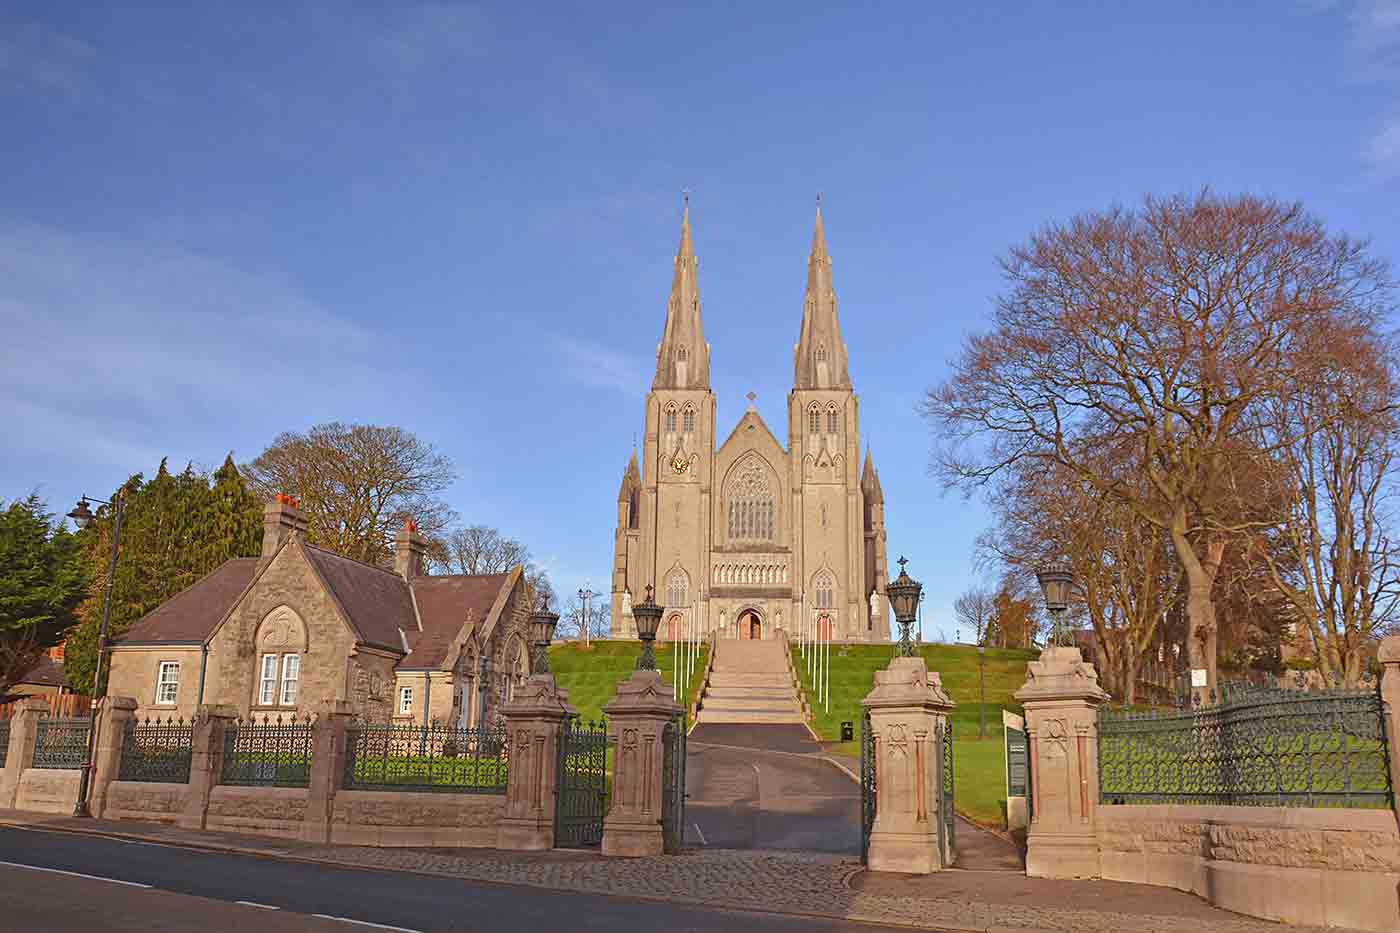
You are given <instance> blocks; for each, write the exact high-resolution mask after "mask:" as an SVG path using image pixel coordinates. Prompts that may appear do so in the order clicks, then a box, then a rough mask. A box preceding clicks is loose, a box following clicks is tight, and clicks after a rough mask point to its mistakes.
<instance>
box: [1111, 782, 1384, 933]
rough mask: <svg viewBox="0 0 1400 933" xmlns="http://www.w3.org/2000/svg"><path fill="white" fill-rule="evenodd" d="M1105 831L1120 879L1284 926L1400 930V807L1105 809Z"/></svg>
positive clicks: (1115, 874) (1113, 869) (1113, 871)
mask: <svg viewBox="0 0 1400 933" xmlns="http://www.w3.org/2000/svg"><path fill="white" fill-rule="evenodd" d="M1096 831H1097V836H1098V841H1099V850H1100V856H1101V859H1100V861H1101V864H1102V876H1103V877H1104V878H1106V879H1109V880H1112V881H1131V882H1137V883H1141V884H1157V885H1163V886H1165V887H1171V888H1177V889H1178V890H1182V891H1190V892H1192V893H1194V894H1198V895H1200V896H1201V897H1204V898H1206V899H1207V900H1209V901H1210V902H1211V903H1212V904H1215V905H1216V906H1219V907H1224V908H1226V909H1227V910H1233V911H1237V912H1239V913H1244V914H1250V915H1252V916H1256V917H1264V918H1266V919H1270V920H1278V921H1281V922H1284V923H1296V924H1310V925H1315V926H1344V927H1351V928H1353V929H1360V930H1384V931H1397V930H1400V895H1397V889H1398V888H1400V831H1397V828H1396V819H1395V814H1394V812H1393V811H1391V810H1356V809H1326V808H1303V807H1187V806H1101V807H1099V808H1098V819H1097V821H1096Z"/></svg>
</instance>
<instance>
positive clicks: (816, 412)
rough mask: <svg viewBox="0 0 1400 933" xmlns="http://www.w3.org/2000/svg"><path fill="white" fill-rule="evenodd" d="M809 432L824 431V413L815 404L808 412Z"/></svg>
mask: <svg viewBox="0 0 1400 933" xmlns="http://www.w3.org/2000/svg"><path fill="white" fill-rule="evenodd" d="M807 433H809V434H820V433H822V413H821V410H820V409H818V408H817V406H815V405H813V406H812V408H811V410H810V411H808V412H807Z"/></svg>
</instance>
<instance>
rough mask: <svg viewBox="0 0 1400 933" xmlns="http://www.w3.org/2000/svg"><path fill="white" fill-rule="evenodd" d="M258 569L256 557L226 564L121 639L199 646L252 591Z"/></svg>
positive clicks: (147, 617) (182, 592)
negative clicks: (240, 600) (248, 590)
mask: <svg viewBox="0 0 1400 933" xmlns="http://www.w3.org/2000/svg"><path fill="white" fill-rule="evenodd" d="M257 569H258V559H257V558H256V557H235V558H233V559H231V560H226V561H224V562H223V563H222V564H220V565H219V566H218V567H216V568H214V570H213V572H212V573H210V574H208V575H207V576H205V577H202V578H200V579H199V580H198V581H197V582H195V583H194V584H192V585H190V586H189V587H186V588H185V589H183V590H181V591H180V592H178V593H176V594H175V595H174V596H172V597H170V598H169V599H167V600H166V601H165V602H163V603H161V604H160V605H159V606H157V607H156V608H155V609H152V610H151V611H150V612H148V613H146V614H145V615H144V616H142V617H141V618H140V619H138V620H137V621H136V623H135V624H133V625H132V626H131V628H129V629H127V631H126V634H125V635H123V636H122V637H121V643H122V644H126V645H132V644H136V645H139V644H146V643H153V642H174V643H176V644H181V643H184V644H197V643H199V642H201V641H203V640H204V639H205V638H206V637H208V635H209V633H210V632H212V631H213V630H214V627H215V626H216V625H218V624H219V620H220V619H222V618H223V617H224V615H225V614H227V613H228V611H229V609H230V608H231V607H232V606H233V604H234V602H235V601H236V600H237V599H238V597H239V596H240V595H241V594H242V593H243V591H244V590H245V589H247V588H248V584H249V583H251V582H252V580H253V574H255V573H256V572H257Z"/></svg>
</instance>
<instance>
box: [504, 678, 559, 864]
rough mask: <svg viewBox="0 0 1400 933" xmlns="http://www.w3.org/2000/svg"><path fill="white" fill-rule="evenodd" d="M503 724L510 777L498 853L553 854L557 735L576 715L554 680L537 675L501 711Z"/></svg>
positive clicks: (526, 682) (518, 690) (508, 778)
mask: <svg viewBox="0 0 1400 933" xmlns="http://www.w3.org/2000/svg"><path fill="white" fill-rule="evenodd" d="M502 712H503V714H504V715H505V718H506V741H507V743H509V744H508V749H509V751H508V752H507V754H508V756H509V762H510V764H509V771H508V775H507V778H506V812H505V816H504V817H503V818H502V819H501V823H500V827H499V829H498V830H497V835H496V847H497V848H500V849H512V850H516V851H525V852H537V851H539V850H541V849H552V848H554V794H555V789H556V786H557V780H558V774H557V767H556V765H557V755H558V746H559V729H560V727H561V726H562V724H563V722H564V720H566V719H568V718H570V717H573V716H576V715H578V711H577V710H576V709H574V707H573V706H572V705H570V703H569V695H568V693H567V691H564V690H561V689H559V687H558V686H557V685H555V683H554V676H553V675H552V674H535V675H533V676H531V677H529V678H528V679H527V680H526V681H525V683H523V684H521V685H520V687H518V688H517V689H516V691H515V698H514V699H513V700H511V702H509V703H508V704H506V706H505V708H504V710H503V711H502Z"/></svg>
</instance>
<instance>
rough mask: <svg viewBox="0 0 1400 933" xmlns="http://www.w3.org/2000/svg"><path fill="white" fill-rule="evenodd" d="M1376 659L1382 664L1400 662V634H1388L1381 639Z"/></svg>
mask: <svg viewBox="0 0 1400 933" xmlns="http://www.w3.org/2000/svg"><path fill="white" fill-rule="evenodd" d="M1376 660H1378V661H1380V662H1381V663H1382V664H1400V635H1387V636H1385V637H1384V638H1382V639H1381V646H1380V648H1379V649H1378V650H1377V651H1376Z"/></svg>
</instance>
